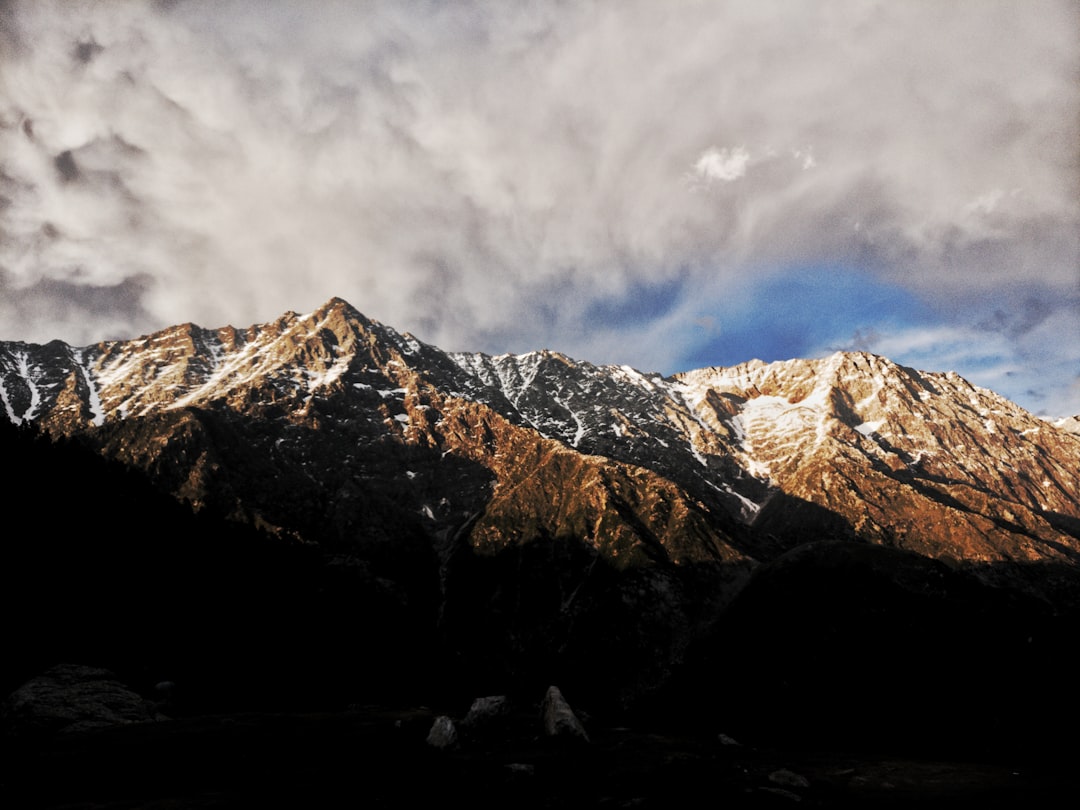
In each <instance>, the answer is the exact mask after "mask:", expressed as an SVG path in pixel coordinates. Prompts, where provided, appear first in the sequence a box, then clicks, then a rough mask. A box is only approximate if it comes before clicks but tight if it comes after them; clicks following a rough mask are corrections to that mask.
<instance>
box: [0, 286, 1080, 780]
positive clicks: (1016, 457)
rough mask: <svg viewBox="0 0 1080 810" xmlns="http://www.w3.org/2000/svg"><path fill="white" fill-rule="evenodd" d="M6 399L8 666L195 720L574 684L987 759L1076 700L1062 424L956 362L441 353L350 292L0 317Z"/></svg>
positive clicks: (1078, 596) (747, 729)
mask: <svg viewBox="0 0 1080 810" xmlns="http://www.w3.org/2000/svg"><path fill="white" fill-rule="evenodd" d="M0 405H2V410H0V414H2V415H3V416H5V417H6V419H0V422H2V423H3V424H2V425H0V427H2V428H3V429H2V431H0V438H2V439H3V452H4V457H5V459H7V460H8V463H9V465H10V468H11V469H13V470H18V471H19V475H18V476H17V478H16V479H15V481H14V482H13V483H12V484H11V485H10V486H9V487H8V490H7V493H6V506H7V512H8V514H9V515H12V516H13V517H11V518H9V520H10V521H14V516H16V515H18V516H19V521H18V522H17V523H16V522H11V523H10V524H9V525H12V526H15V525H19V526H32V527H33V528H32V529H29V530H26V529H23V530H21V531H17V532H14V533H11V534H9V539H8V540H7V541H6V542H5V544H4V549H3V553H4V571H5V574H4V576H5V582H4V584H5V594H4V615H5V616H6V617H7V622H8V625H9V631H10V632H9V634H8V638H9V642H8V644H9V649H10V652H11V655H10V656H8V661H9V663H8V664H6V665H5V669H4V673H3V674H4V685H5V687H6V691H8V692H10V691H12V690H14V689H15V688H16V687H17V686H19V685H20V684H21V683H23V682H24V681H25V680H26V679H28V678H30V677H32V676H34V675H35V674H38V673H40V672H41V671H43V670H45V669H47V668H48V667H49V666H52V665H54V664H57V663H60V662H75V663H80V664H90V665H95V666H98V665H100V666H105V667H110V668H112V669H114V670H116V671H117V672H118V673H119V676H120V677H122V678H124V679H125V680H126V681H127V682H128V683H129V684H131V685H132V686H133V688H135V689H136V690H137V691H140V690H141V691H142V692H146V691H147V690H148V689H150V688H151V686H152V684H153V683H156V682H158V681H162V680H168V681H170V682H175V683H176V684H177V689H178V690H179V691H178V692H177V695H178V696H180V697H179V698H178V700H180V701H181V703H180V704H178V707H177V708H178V712H177V713H178V714H180V715H181V716H184V717H190V718H195V717H200V716H205V715H206V714H207V713H208V712H220V711H228V712H234V713H235V712H237V711H259V712H269V711H274V712H278V711H284V710H288V711H301V710H302V711H304V712H312V711H319V712H322V711H338V712H340V711H342V710H343V707H345V706H348V705H355V704H358V703H365V704H366V703H369V702H382V703H388V704H397V705H419V704H420V703H424V704H427V705H433V704H436V703H440V702H444V703H453V702H454V701H458V702H460V701H463V700H467V699H471V697H475V696H477V695H486V694H507V695H510V696H511V697H512V698H514V699H517V700H521V699H524V698H523V696H528V695H535V694H540V693H542V692H543V690H544V689H546V688H547V687H548V686H549V685H550V684H553V683H558V684H560V685H562V686H563V688H564V689H566V690H567V693H568V694H573V695H575V696H576V699H577V701H579V702H580V704H581V705H583V706H586V707H588V710H589V711H590V713H591V714H592V715H593V717H594V718H595V719H596V722H597V723H598V725H599V727H612V728H614V727H619V726H620V724H623V723H629V722H633V723H634V724H639V725H641V726H642V727H650V728H651V727H655V726H656V725H657V724H658V723H659V724H661V725H663V726H664V727H665V728H669V729H671V728H678V730H679V733H680V734H689V735H690V736H689V737H680V739H692V738H696V737H695V736H694V735H700V734H701V733H707V734H708V736H709V739H711V740H714V741H715V739H716V734H717V733H718V729H720V728H724V729H726V730H727V732H728V733H731V734H734V735H736V736H741V737H743V738H746V739H753V738H754V737H755V736H759V737H762V738H763V739H767V740H768V741H771V742H773V743H777V744H779V743H783V744H784V745H787V746H793V747H801V749H803V750H810V749H814V748H815V747H820V746H823V745H826V744H827V745H828V746H829V747H830V748H835V749H837V750H843V749H851V748H852V747H854V748H856V749H858V750H861V751H869V750H874V751H880V750H886V749H888V750H902V751H906V752H911V751H924V752H925V750H926V749H927V747H928V741H931V740H932V741H933V744H934V746H936V747H938V748H940V749H941V750H939V751H936V752H935V753H937V754H942V755H945V754H948V755H950V756H953V755H957V754H958V753H960V754H962V753H964V752H967V753H977V754H978V755H979V756H980V757H983V756H996V755H998V754H1000V752H1001V751H1003V750H1008V751H1016V750H1018V749H1021V748H1023V749H1026V750H1029V751H1030V750H1031V743H1030V741H1031V739H1037V740H1041V741H1045V739H1047V738H1045V737H1044V736H1041V735H1043V734H1044V732H1045V731H1046V729H1047V728H1049V727H1050V726H1051V725H1052V724H1053V723H1058V722H1062V720H1063V719H1064V720H1068V719H1069V718H1072V719H1076V718H1075V717H1074V715H1075V714H1076V712H1075V710H1074V709H1071V708H1070V707H1071V705H1072V701H1070V700H1069V698H1068V695H1067V690H1066V691H1064V692H1062V691H1057V692H1053V690H1049V687H1048V685H1049V684H1067V683H1069V682H1070V679H1071V678H1073V677H1074V676H1075V674H1076V672H1075V669H1076V667H1075V664H1073V663H1072V659H1071V654H1070V652H1069V651H1070V650H1071V647H1072V646H1073V643H1074V639H1075V638H1076V628H1077V627H1078V626H1080V625H1078V623H1077V618H1076V617H1077V615H1078V614H1077V610H1078V607H1080V568H1078V566H1077V562H1078V556H1080V461H1078V460H1080V435H1077V433H1076V432H1075V430H1073V429H1071V427H1070V426H1071V425H1073V424H1074V423H1075V420H1072V422H1070V421H1069V420H1062V421H1061V422H1060V423H1052V422H1049V421H1047V420H1044V419H1041V418H1038V417H1035V416H1033V415H1031V414H1029V413H1027V412H1026V411H1024V410H1023V409H1021V408H1019V407H1018V406H1016V405H1015V404H1013V403H1011V402H1009V401H1007V400H1005V399H1003V398H1001V397H999V396H997V395H996V394H994V393H993V392H991V391H988V390H985V389H981V388H978V387H976V386H973V385H971V384H970V383H968V382H966V381H965V380H963V379H961V378H960V377H958V376H956V375H955V374H951V373H947V374H940V373H930V372H921V371H916V370H914V369H910V368H905V367H902V366H899V365H896V364H895V363H892V362H890V361H889V360H887V359H885V358H882V357H878V356H874V355H870V354H865V353H838V354H835V355H833V356H831V357H828V358H823V359H820V360H792V361H787V362H778V363H771V364H765V363H761V362H758V361H754V362H750V363H746V364H743V365H740V366H736V367H731V368H712V369H700V370H696V371H690V372H686V373H683V374H678V375H674V376H671V377H664V376H662V375H659V374H654V373H643V372H640V371H637V370H635V369H632V368H629V367H625V366H621V367H612V366H595V365H592V364H589V363H587V362H580V361H575V360H572V359H571V358H568V357H565V356H562V355H559V354H557V353H553V352H547V351H539V352H533V353H529V354H525V355H502V356H498V357H491V356H487V355H483V354H466V353H448V352H444V351H442V350H440V349H438V348H437V347H434V346H430V345H427V344H424V343H422V342H421V341H419V340H417V339H416V338H414V337H412V336H411V335H408V334H399V333H397V332H396V331H394V330H393V329H391V328H390V327H388V326H385V325H383V324H379V323H377V322H375V321H372V320H370V319H368V318H366V317H364V316H363V315H361V314H360V313H359V312H357V311H356V310H355V309H354V308H352V307H351V306H350V305H349V304H347V303H346V302H344V301H341V300H337V299H334V300H331V301H329V302H328V303H327V304H326V305H324V306H323V307H320V308H319V309H318V310H316V311H314V312H312V313H309V314H306V315H297V314H294V313H286V314H285V315H283V316H282V317H281V318H279V319H278V320H276V321H274V322H273V323H268V324H261V325H256V326H251V327H248V328H246V329H237V328H233V327H223V328H220V329H204V328H201V327H197V326H194V325H191V324H187V325H183V326H177V327H173V328H170V329H167V330H164V331H162V332H159V333H156V334H153V335H148V336H145V337H142V338H139V339H137V340H131V341H114V342H106V343H100V344H97V345H94V346H87V347H81V348H76V347H70V346H67V345H65V344H63V343H60V342H53V343H49V344H46V345H29V344H21V343H0ZM31 605H34V606H36V607H34V608H33V609H31V608H30V607H29V606H31ZM1048 690H1049V691H1048ZM1051 692H1052V693H1053V694H1054V695H1055V696H1054V697H1053V698H1052V699H1049V702H1047V701H1048V699H1047V697H1046V696H1047V695H1048V694H1050V693H1051ZM372 695H377V696H379V700H376V701H371V696H372ZM192 722H194V720H192ZM703 729H705V730H707V732H703ZM349 733H351V732H349ZM1021 739H1023V740H1026V741H1027V742H1025V743H1022V744H1021V743H1020V742H1019V740H1021ZM1035 748H1036V749H1039V750H1040V751H1042V752H1043V753H1044V754H1045V753H1046V751H1045V748H1044V747H1043V746H1041V745H1036V746H1035ZM50 756H51V755H50ZM709 756H710V757H711V756H712V754H710V755H709ZM725 756H727V755H725ZM695 761H696V760H695ZM710 761H711V760H710ZM699 764H700V763H699ZM744 766H745V763H743V764H741V765H739V767H744ZM777 767H779V765H778V766H777ZM740 789H741V788H740ZM778 789H780V788H778ZM740 795H741V794H740ZM770 795H773V796H774V798H775V794H770ZM630 798H632V797H630ZM833 798H835V796H834V797H833ZM628 800H629V799H628Z"/></svg>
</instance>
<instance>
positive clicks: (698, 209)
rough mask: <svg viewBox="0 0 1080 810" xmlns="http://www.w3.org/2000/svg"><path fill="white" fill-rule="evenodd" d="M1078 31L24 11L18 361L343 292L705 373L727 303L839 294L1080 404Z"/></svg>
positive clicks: (957, 20) (795, 21)
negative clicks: (1076, 345)
mask: <svg viewBox="0 0 1080 810" xmlns="http://www.w3.org/2000/svg"><path fill="white" fill-rule="evenodd" d="M1077 30H1080V6H1078V5H1077V4H1076V3H1075V2H1065V1H1064V0H1063V1H1062V2H963V1H962V0H957V1H956V2H931V1H929V0H927V2H920V1H919V0H915V1H914V2H902V3H897V2H863V1H861V0H859V1H857V2H816V3H798V4H796V3H790V2H761V1H760V0H753V1H752V2H738V1H735V0H733V1H732V2H679V3H665V2H655V0H641V1H640V2H595V3H560V2H536V3H528V4H517V3H501V2H488V3H479V2H478V3H437V2H411V3H401V2H394V3H390V2H387V3H363V4H355V3H347V2H322V3H318V4H315V3H304V2H201V1H200V0H189V1H188V2H183V1H181V2H170V3H165V2H159V3H152V2H115V3H93V2H75V3H68V2H65V3H60V2H30V1H29V0H27V1H26V2H10V1H9V2H6V3H0V71H2V73H0V323H2V324H3V332H4V334H2V335H0V337H3V338H8V339H12V338H17V339H27V340H47V339H50V338H54V337H61V338H64V339H67V340H70V341H73V342H76V343H88V342H92V341H96V340H98V339H101V338H104V337H111V336H121V335H132V334H137V333H139V332H141V331H146V330H149V329H152V328H158V327H161V326H163V325H166V324H169V323H174V322H178V321H187V320H194V321H197V322H199V323H203V324H204V325H208V326H217V325H222V324H224V323H227V322H232V323H237V324H246V323H249V322H253V321H256V320H263V319H268V318H272V317H274V316H276V315H277V314H279V313H280V312H281V311H284V310H286V309H298V310H302V309H306V308H310V307H313V306H315V305H317V304H318V303H320V302H322V301H323V300H325V299H327V298H329V297H330V296H331V295H340V296H343V297H345V298H348V299H349V300H350V301H352V302H353V303H354V304H355V305H356V306H358V307H359V308H360V309H362V310H364V311H365V312H367V313H368V314H369V315H371V316H373V317H376V318H379V319H380V320H383V321H385V322H387V323H390V324H393V325H395V326H397V327H399V328H403V329H411V330H413V331H415V332H416V333H417V334H418V335H420V336H421V337H422V338H424V339H425V340H429V341H432V342H436V343H439V344H440V345H443V346H445V347H447V348H462V349H487V350H494V351H502V350H515V351H516V350H525V349H530V348H537V347H539V346H543V345H549V346H553V347H555V348H560V349H563V350H564V351H568V352H570V353H573V354H576V355H577V356H580V357H585V358H589V359H593V360H597V361H604V360H609V359H610V360H618V361H620V362H631V363H633V364H635V365H639V366H643V367H650V368H661V369H663V370H674V369H673V368H672V364H677V363H678V362H679V360H680V358H681V357H682V356H683V354H684V353H685V349H684V347H685V344H686V342H687V341H693V340H695V339H697V340H700V332H701V329H700V327H694V325H693V324H694V321H695V319H697V320H698V321H699V322H700V319H701V317H702V316H703V315H707V314H709V312H708V307H707V306H706V305H705V304H704V303H703V302H708V301H710V300H715V301H718V302H725V303H723V304H722V305H720V304H718V306H717V312H722V311H723V310H724V308H725V307H730V300H731V299H732V298H738V297H739V296H744V300H745V302H746V306H755V305H758V304H759V302H755V301H753V298H752V295H753V293H752V281H753V280H755V279H760V278H761V277H762V276H767V275H769V274H778V273H787V272H794V269H795V268H805V270H803V272H824V271H822V270H821V269H820V268H822V267H826V266H843V267H846V268H855V269H857V270H858V271H859V272H865V273H867V274H868V275H870V276H872V277H873V278H874V279H875V280H876V281H878V282H882V283H892V284H899V285H903V286H904V287H906V288H908V289H909V290H911V292H912V294H913V295H915V296H919V297H922V298H923V299H925V301H926V302H927V304H928V306H930V307H932V308H934V309H936V310H937V311H938V312H939V314H940V316H941V319H942V324H943V326H942V327H941V328H946V326H947V327H948V329H950V330H951V332H950V334H951V335H953V336H954V337H955V338H956V340H957V341H960V342H961V343H962V342H963V339H965V338H964V337H963V336H965V335H966V336H968V337H971V338H973V339H977V338H978V336H979V335H983V336H984V339H985V335H987V334H992V335H993V336H994V341H995V345H999V346H1000V351H1001V352H1002V353H1003V356H1004V357H1006V358H1007V359H1008V360H1009V362H1011V363H1013V364H1015V363H1017V362H1021V363H1024V362H1030V363H1036V362H1040V363H1043V366H1040V368H1050V367H1053V368H1054V369H1055V373H1056V374H1059V375H1060V374H1064V375H1065V378H1064V379H1062V380H1061V381H1060V383H1059V384H1058V389H1060V390H1058V391H1057V393H1053V394H1047V393H1046V392H1043V394H1042V395H1043V396H1044V397H1047V396H1049V397H1050V398H1051V400H1052V401H1053V403H1054V405H1055V406H1064V405H1066V404H1068V405H1069V407H1072V408H1074V409H1076V410H1080V392H1077V391H1076V390H1075V378H1076V375H1077V372H1078V371H1080V352H1077V351H1072V352H1071V354H1070V353H1069V352H1068V350H1066V349H1063V348H1061V347H1060V345H1059V346H1058V348H1057V349H1056V350H1054V351H1048V350H1047V348H1046V347H1045V346H1044V345H1043V344H1042V343H1040V342H1036V340H1035V336H1038V335H1041V332H1040V327H1043V326H1045V325H1047V324H1054V325H1055V328H1057V329H1060V328H1065V329H1073V330H1077V331H1080V296H1078V287H1077V285H1078V272H1080V269H1078V268H1080V258H1078V257H1080V195H1078V193H1077V192H1078V181H1080V165H1078V151H1077V143H1080V121H1078V118H1080V116H1078V111H1080V81H1078V79H1080V46H1078V44H1077V41H1076V31H1077ZM810 268H818V269H817V270H811V269H810ZM656 289H675V290H677V291H678V293H677V294H675V295H673V297H672V301H671V303H670V306H669V307H667V309H666V311H664V312H656V313H652V314H651V315H650V317H649V318H646V319H639V320H638V321H637V322H633V323H630V322H618V323H616V322H612V323H608V324H606V325H605V327H604V328H599V327H598V326H596V325H595V324H592V323H590V322H589V315H590V313H593V312H594V311H595V308H596V306H597V304H598V302H612V301H614V302H620V301H621V302H625V301H627V300H629V299H632V298H633V297H634V296H639V295H641V294H642V291H649V290H656ZM110 290H111V291H113V293H114V294H111V295H110V294H109V291H110ZM1017 301H1026V302H1027V303H1025V304H1024V305H1023V306H1022V307H1020V308H1019V309H1016V310H1013V309H1012V307H1013V306H1014V304H1015V303H1016V302H1017ZM853 305H855V306H857V303H856V304H853ZM713 314H716V313H713ZM717 317H720V326H719V328H720V330H721V333H722V331H723V318H722V316H719V315H718V316H717ZM695 330H696V331H695ZM1076 334H1077V332H1076V331H1074V334H1073V337H1074V338H1075V336H1076ZM886 337H887V339H886V340H885V341H884V343H883V344H882V345H883V346H890V345H892V346H896V347H898V350H900V349H899V347H902V346H907V347H908V349H907V350H908V351H911V350H912V349H911V346H912V344H913V343H915V342H918V341H920V340H925V339H927V335H926V333H925V332H918V333H916V332H908V333H904V334H892V335H889V336H886ZM939 337H940V334H939ZM890 341H891V343H890ZM1056 343H1057V344H1060V343H1061V341H1060V340H1058V341H1056ZM938 345H939V346H941V345H944V344H941V343H939V344H938ZM950 345H953V344H952V343H950ZM942 351H944V350H942ZM1062 352H1065V354H1063V353H1062ZM961 354H963V353H962V352H961ZM1046 354H1049V355H1050V357H1049V358H1047V357H1045V356H1044V355H1046ZM947 356H948V355H947V353H945V354H942V355H941V360H942V362H944V360H945V359H946V358H947ZM934 357H935V355H934V354H933V352H930V356H929V357H928V366H929V367H932V368H938V367H939V365H940V364H939V363H938V362H934ZM1047 364H1049V365H1047ZM961 370H963V369H961ZM1003 373H1004V372H1003ZM994 379H996V378H994ZM1001 379H1002V380H1003V381H1004V380H1005V378H1004V377H1002V378H1001ZM1070 383H1072V384H1073V385H1074V390H1073V392H1072V393H1069V392H1068V390H1067V388H1068V385H1069V384H1070ZM1003 384H1005V383H1004V382H1003ZM1003 393H1009V394H1011V395H1014V396H1017V395H1016V394H1015V393H1014V392H1013V391H1003ZM1017 398H1020V397H1019V396H1017ZM1026 404H1028V405H1029V407H1031V406H1032V404H1033V400H1029V401H1028V402H1027V403H1026Z"/></svg>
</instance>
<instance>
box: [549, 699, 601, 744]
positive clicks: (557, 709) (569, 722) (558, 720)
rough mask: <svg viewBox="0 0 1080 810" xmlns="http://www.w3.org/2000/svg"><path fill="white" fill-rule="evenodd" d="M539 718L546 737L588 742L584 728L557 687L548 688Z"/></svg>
mask: <svg viewBox="0 0 1080 810" xmlns="http://www.w3.org/2000/svg"><path fill="white" fill-rule="evenodd" d="M540 718H541V720H542V722H543V724H544V734H546V735H547V736H548V737H557V738H565V739H572V740H581V741H582V742H589V735H588V734H587V733H586V732H585V727H584V726H583V725H582V724H581V721H580V720H578V718H577V715H576V714H574V710H573V709H571V708H570V704H569V703H567V702H566V698H564V697H563V694H562V692H561V691H560V690H559V687H557V686H549V687H548V690H547V694H546V695H545V696H544V702H543V704H542V705H541V707H540Z"/></svg>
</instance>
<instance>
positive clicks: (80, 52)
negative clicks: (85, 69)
mask: <svg viewBox="0 0 1080 810" xmlns="http://www.w3.org/2000/svg"><path fill="white" fill-rule="evenodd" d="M103 50H104V48H102V47H101V46H100V45H98V44H97V43H96V42H94V40H92V39H89V40H83V41H81V42H76V43H75V50H74V56H75V59H76V61H78V62H81V63H82V64H84V65H88V64H90V62H92V61H93V59H94V57H95V56H97V55H98V54H99V53H101V52H102V51H103Z"/></svg>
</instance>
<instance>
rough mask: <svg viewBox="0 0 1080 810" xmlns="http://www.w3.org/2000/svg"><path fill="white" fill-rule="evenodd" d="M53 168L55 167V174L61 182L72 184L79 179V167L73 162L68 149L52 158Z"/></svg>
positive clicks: (72, 156) (73, 159)
mask: <svg viewBox="0 0 1080 810" xmlns="http://www.w3.org/2000/svg"><path fill="white" fill-rule="evenodd" d="M53 166H55V167H56V173H57V174H58V175H60V180H61V182H64V183H73V182H74V181H76V180H78V179H79V174H80V172H79V165H78V164H77V163H76V162H75V156H74V155H72V154H71V150H70V149H65V150H64V151H63V152H61V153H60V154H59V155H57V156H56V157H54V158H53Z"/></svg>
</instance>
